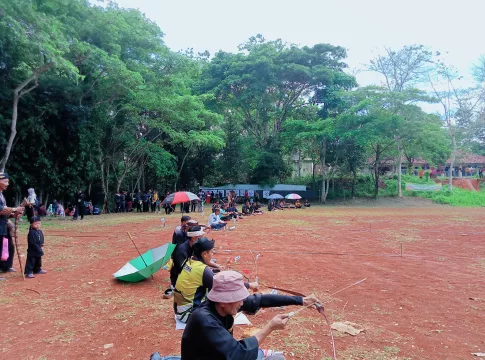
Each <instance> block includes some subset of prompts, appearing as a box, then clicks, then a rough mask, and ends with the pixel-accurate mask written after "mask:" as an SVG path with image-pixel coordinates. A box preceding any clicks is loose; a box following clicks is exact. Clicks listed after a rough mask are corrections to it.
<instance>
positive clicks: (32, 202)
mask: <svg viewBox="0 0 485 360" xmlns="http://www.w3.org/2000/svg"><path fill="white" fill-rule="evenodd" d="M27 193H28V196H27V206H26V207H25V214H26V215H27V220H29V221H30V219H32V218H33V217H34V215H35V211H36V210H37V208H38V206H39V201H38V200H37V195H36V194H35V191H34V189H33V188H30V189H27Z"/></svg>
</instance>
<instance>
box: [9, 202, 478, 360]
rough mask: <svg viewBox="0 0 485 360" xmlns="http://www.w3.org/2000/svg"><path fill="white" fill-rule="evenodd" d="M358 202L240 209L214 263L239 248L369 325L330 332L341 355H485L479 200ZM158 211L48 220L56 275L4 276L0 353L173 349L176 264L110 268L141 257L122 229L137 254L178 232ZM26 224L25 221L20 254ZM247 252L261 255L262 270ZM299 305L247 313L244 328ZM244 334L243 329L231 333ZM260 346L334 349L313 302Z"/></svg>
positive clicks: (293, 353)
mask: <svg viewBox="0 0 485 360" xmlns="http://www.w3.org/2000/svg"><path fill="white" fill-rule="evenodd" d="M351 205H352V206H327V207H312V208H310V209H302V210H285V211H280V212H276V213H266V214H264V215H263V216H253V217H251V218H247V219H244V220H243V221H240V222H238V223H237V224H236V226H237V228H236V229H235V230H234V231H230V232H229V231H227V232H215V233H213V235H212V237H213V238H214V239H216V247H217V253H216V255H215V257H216V259H217V262H218V263H226V262H227V260H228V259H229V258H230V257H233V256H241V259H240V260H239V262H238V264H236V265H234V268H235V269H237V270H239V271H244V272H245V273H248V275H249V276H250V277H251V278H252V279H254V277H255V276H256V275H259V278H260V280H261V282H262V283H264V284H266V285H276V286H280V287H282V288H287V289H293V290H295V291H299V292H303V293H306V294H310V293H314V294H316V295H317V296H318V297H319V298H320V299H322V300H323V301H324V302H325V307H326V313H327V316H328V318H329V321H330V322H335V321H351V322H353V323H356V324H358V325H359V326H360V327H362V328H363V329H365V330H364V332H362V333H360V334H359V335H357V336H350V335H344V334H341V333H338V332H334V334H335V345H336V350H337V358H338V359H345V360H347V359H378V360H390V359H433V360H436V359H453V360H457V359H473V358H474V356H472V355H471V353H474V352H480V351H481V352H485V337H484V334H485V330H484V324H485V241H484V240H485V209H466V210H464V209H459V208H451V207H441V206H433V205H430V203H428V202H426V201H423V200H419V199H407V200H405V201H398V200H391V201H390V202H386V203H378V204H377V205H376V206H380V207H370V206H368V205H369V204H368V203H365V202H359V203H357V204H351ZM207 212H208V211H207ZM207 212H206V215H205V218H206V219H207ZM197 215H199V214H196V216H194V217H195V218H197ZM160 217H161V216H160V215H157V214H148V215H141V214H127V215H116V214H115V215H107V216H99V217H87V218H86V219H85V220H84V221H82V222H80V221H77V222H73V221H68V220H65V221H45V222H44V223H43V226H44V227H43V229H44V233H45V234H46V245H45V256H44V258H43V262H44V268H45V269H46V270H48V271H49V273H48V274H47V275H38V276H37V277H36V278H35V279H31V280H26V281H22V277H21V275H20V273H16V274H7V275H6V277H7V280H6V281H3V282H0V319H1V323H2V335H1V337H0V359H8V360H10V359H22V360H23V359H25V360H27V359H34V360H40V359H44V360H46V359H47V360H52V359H117V360H120V359H145V360H148V359H149V357H150V354H151V353H153V352H155V351H160V352H161V353H162V354H166V355H168V354H178V353H179V347H180V338H181V335H182V333H181V331H176V330H175V324H174V320H173V315H172V310H171V306H172V303H171V300H163V299H162V298H161V293H162V290H163V289H165V288H166V287H167V286H168V284H169V281H168V273H167V272H166V271H163V270H162V271H161V272H159V273H157V274H156V275H155V280H148V281H145V282H142V283H138V284H131V285H130V284H121V283H117V282H115V281H113V277H112V274H113V273H114V272H115V271H117V270H118V269H119V268H120V267H121V266H122V265H124V263H125V262H126V261H128V260H130V259H131V258H133V257H135V256H137V253H136V250H135V249H134V248H133V245H132V243H131V241H130V240H129V238H128V236H127V235H126V231H131V232H132V234H133V235H134V237H135V240H136V242H137V245H138V247H139V249H140V250H141V251H145V250H147V249H149V248H151V247H155V246H157V245H160V244H163V243H165V242H168V241H170V239H171V235H172V231H173V228H174V227H175V226H176V225H177V223H178V220H179V218H180V214H175V215H171V216H169V217H167V226H166V227H165V228H163V227H162V226H161V221H160ZM198 217H199V219H200V216H198ZM25 234H26V232H25V229H24V228H23V229H22V232H21V252H23V253H25V250H26V235H25ZM401 244H402V249H403V254H402V257H401ZM227 250H232V252H226V251H227ZM250 250H253V251H254V252H255V253H260V254H261V257H260V259H259V261H258V274H256V270H255V266H254V263H253V260H252V257H251V254H250V252H249V251H250ZM23 259H24V261H25V258H23ZM15 266H16V267H17V268H18V265H17V260H16V261H15ZM364 278H366V279H367V280H365V281H364V282H362V283H361V284H359V285H356V286H353V287H350V288H349V289H346V290H344V291H341V292H339V293H338V294H335V295H332V294H333V293H334V292H336V291H339V290H340V289H343V288H345V287H347V286H348V285H351V284H353V283H355V282H356V281H359V280H362V279H364ZM261 290H262V291H263V292H267V291H268V290H267V289H266V288H264V287H262V289H261ZM295 310H296V308H286V309H284V310H281V309H268V310H265V311H261V312H260V313H259V314H258V315H256V316H249V319H250V320H251V321H252V323H253V325H252V326H251V328H250V329H249V330H251V329H253V328H257V327H261V326H262V325H263V324H265V323H266V322H267V321H268V320H269V319H270V318H272V317H273V316H274V315H275V314H276V313H278V312H282V311H285V312H289V311H295ZM245 330H246V331H247V330H248V328H247V327H244V326H240V327H237V328H236V331H235V335H236V337H241V336H242V334H243V332H244V331H245ZM263 348H270V349H277V350H283V351H285V354H286V356H287V359H293V358H294V359H318V360H322V359H331V357H330V356H331V352H332V347H331V344H330V337H329V330H328V326H327V325H326V323H325V321H324V320H323V319H322V318H321V317H320V316H319V314H318V313H317V312H316V311H315V310H311V309H305V310H304V311H302V312H301V313H299V314H298V316H296V317H295V318H292V320H291V322H290V323H289V325H288V327H287V329H286V330H284V331H281V332H279V333H273V335H271V336H270V338H269V339H268V340H267V342H265V343H264V346H263Z"/></svg>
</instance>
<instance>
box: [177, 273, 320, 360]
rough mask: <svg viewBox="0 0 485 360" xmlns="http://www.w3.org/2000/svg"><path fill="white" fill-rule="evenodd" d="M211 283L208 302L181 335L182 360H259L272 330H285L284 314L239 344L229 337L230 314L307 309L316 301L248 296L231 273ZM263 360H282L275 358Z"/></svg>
mask: <svg viewBox="0 0 485 360" xmlns="http://www.w3.org/2000/svg"><path fill="white" fill-rule="evenodd" d="M212 281H213V283H212V289H211V290H210V291H209V293H208V294H207V299H208V300H207V301H205V302H204V303H203V304H202V305H201V306H199V307H198V308H197V309H195V310H194V311H193V312H192V315H191V316H190V317H189V320H188V322H187V326H186V327H185V330H184V334H183V335H182V359H184V360H196V359H197V360H219V359H220V360H223V359H224V360H225V359H244V360H257V359H262V351H260V350H259V346H260V345H261V343H262V342H263V341H264V339H265V338H266V337H267V336H268V335H269V334H270V333H271V332H272V331H274V330H278V329H283V328H284V327H285V324H286V323H287V322H288V319H289V317H288V315H287V314H280V315H276V316H275V317H274V318H273V320H271V321H270V322H269V323H268V324H267V325H266V326H265V327H264V328H263V329H262V330H260V331H258V332H257V333H256V334H255V335H254V336H252V337H250V338H247V339H243V340H240V341H237V340H236V339H234V337H233V336H232V328H233V325H234V315H236V314H237V313H238V311H245V312H248V313H256V312H257V311H258V310H259V308H261V307H270V306H271V307H275V306H283V305H303V306H310V305H312V304H316V303H317V301H318V300H317V299H316V298H315V297H314V296H311V297H306V298H302V297H300V296H281V295H260V294H257V295H252V296H251V295H249V292H248V290H247V286H246V285H245V284H244V281H243V277H242V275H241V274H239V273H237V272H235V271H222V272H220V273H219V274H216V275H215V276H214V277H213V279H212ZM290 300H291V301H290ZM266 359H272V360H284V359H285V358H284V357H283V356H281V355H276V356H272V357H268V358H266Z"/></svg>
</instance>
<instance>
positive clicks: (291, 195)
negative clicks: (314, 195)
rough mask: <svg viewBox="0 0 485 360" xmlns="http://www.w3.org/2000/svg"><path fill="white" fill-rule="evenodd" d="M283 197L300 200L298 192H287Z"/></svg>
mask: <svg viewBox="0 0 485 360" xmlns="http://www.w3.org/2000/svg"><path fill="white" fill-rule="evenodd" d="M285 199H288V200H300V199H301V196H300V195H298V194H288V195H286V196H285Z"/></svg>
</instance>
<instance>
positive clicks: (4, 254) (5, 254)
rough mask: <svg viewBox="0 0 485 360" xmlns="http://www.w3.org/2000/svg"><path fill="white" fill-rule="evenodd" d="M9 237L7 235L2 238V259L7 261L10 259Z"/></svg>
mask: <svg viewBox="0 0 485 360" xmlns="http://www.w3.org/2000/svg"><path fill="white" fill-rule="evenodd" d="M8 256H9V253H8V239H7V238H6V237H4V238H3V240H2V261H7V260H8Z"/></svg>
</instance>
